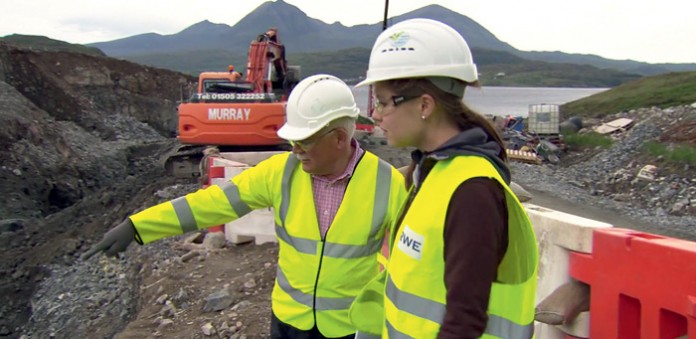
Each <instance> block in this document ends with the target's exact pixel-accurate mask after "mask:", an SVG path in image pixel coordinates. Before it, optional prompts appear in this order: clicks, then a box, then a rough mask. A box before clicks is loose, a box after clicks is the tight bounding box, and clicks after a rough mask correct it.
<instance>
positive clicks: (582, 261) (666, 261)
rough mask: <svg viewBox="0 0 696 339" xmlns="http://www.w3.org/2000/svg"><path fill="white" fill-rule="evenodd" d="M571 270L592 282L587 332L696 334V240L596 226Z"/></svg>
mask: <svg viewBox="0 0 696 339" xmlns="http://www.w3.org/2000/svg"><path fill="white" fill-rule="evenodd" d="M570 275H571V276H572V277H574V278H575V279H578V280H580V281H583V282H585V283H587V284H589V285H590V287H591V294H590V318H591V320H590V337H591V338H609V339H612V338H631V339H636V338H643V339H652V338H660V339H662V338H665V339H666V338H677V337H680V336H686V335H688V338H696V242H691V241H686V240H681V239H675V238H669V237H663V236H659V235H654V234H649V233H643V232H636V231H632V230H627V229H621V228H608V229H596V230H594V232H593V236H592V254H582V253H575V252H573V253H571V255H570Z"/></svg>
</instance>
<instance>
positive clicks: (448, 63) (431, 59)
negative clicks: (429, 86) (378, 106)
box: [356, 19, 478, 87]
mask: <svg viewBox="0 0 696 339" xmlns="http://www.w3.org/2000/svg"><path fill="white" fill-rule="evenodd" d="M431 77H446V78H453V79H458V80H461V81H464V82H467V83H470V82H474V81H476V80H478V72H477V71H476V65H475V64H474V60H473V58H472V57H471V51H470V50H469V45H468V44H467V43H466V41H465V40H464V38H463V37H462V36H461V35H460V34H459V33H458V32H457V31H455V30H454V29H453V28H452V27H450V26H448V25H446V24H444V23H442V22H440V21H435V20H430V19H409V20H405V21H402V22H399V23H397V24H395V25H393V26H391V27H389V28H387V29H386V30H384V31H383V32H382V33H381V34H380V35H379V36H378V37H377V40H376V41H375V44H374V46H373V47H372V53H370V63H369V66H368V70H367V77H366V79H365V80H364V81H362V82H360V83H359V84H357V85H356V87H357V86H363V85H368V84H372V83H375V82H378V81H383V80H390V79H404V78H431Z"/></svg>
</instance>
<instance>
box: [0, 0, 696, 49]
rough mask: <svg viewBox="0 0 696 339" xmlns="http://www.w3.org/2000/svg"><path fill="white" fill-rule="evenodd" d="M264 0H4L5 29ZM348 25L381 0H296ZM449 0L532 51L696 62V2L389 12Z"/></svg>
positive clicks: (109, 29) (111, 27)
mask: <svg viewBox="0 0 696 339" xmlns="http://www.w3.org/2000/svg"><path fill="white" fill-rule="evenodd" d="M263 2H264V0H227V1H223V0H208V1H196V0H186V1H181V0H167V1H164V0H119V1H112V0H62V1H61V0H50V1H49V0H3V1H2V3H1V4H0V9H2V14H0V36H5V35H9V34H13V33H19V34H31V35H44V36H48V37H49V38H52V39H57V40H63V41H67V42H72V43H90V42H101V41H109V40H114V39H119V38H124V37H129V36H132V35H136V34H142V33H150V32H154V33H159V34H165V35H166V34H174V33H177V32H179V31H181V30H183V29H185V28H186V27H188V26H191V25H193V24H195V23H197V22H200V21H203V20H209V21H211V22H214V23H224V24H228V25H234V24H235V23H237V22H238V21H239V20H240V19H241V18H243V17H244V16H245V15H247V14H248V13H249V12H251V11H252V10H254V9H255V8H256V7H258V6H259V5H260V4H261V3H263ZM286 2H287V3H290V4H292V5H294V6H297V7H298V8H300V9H301V10H302V11H304V12H305V13H307V15H308V16H310V17H312V18H316V19H319V20H322V21H325V22H327V23H333V22H336V21H339V22H341V23H342V24H344V25H346V26H353V25H357V24H374V23H378V22H381V21H382V17H383V15H384V1H380V0H340V1H339V0H323V1H321V0H286ZM429 4H439V5H441V6H444V7H447V8H449V9H451V10H453V11H456V12H458V13H461V14H463V15H466V16H468V17H469V18H471V19H473V20H474V21H476V22H478V23H479V24H481V25H482V26H483V27H485V28H486V29H488V30H489V31H490V32H491V33H493V34H494V35H495V36H496V37H498V39H500V40H502V41H505V42H507V43H509V44H510V45H512V46H513V47H515V48H517V49H519V50H523V51H562V52H566V53H583V54H595V55H599V56H602V57H605V58H609V59H632V60H637V61H645V62H650V63H662V62H672V63H696V0H661V1H657V0H583V1H559V0H531V1H519V0H518V1H515V0H443V1H428V0H391V1H390V4H389V16H395V15H399V14H403V13H406V12H410V11H412V10H414V9H418V8H421V7H424V6H427V5H429Z"/></svg>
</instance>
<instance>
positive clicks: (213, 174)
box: [204, 157, 225, 232]
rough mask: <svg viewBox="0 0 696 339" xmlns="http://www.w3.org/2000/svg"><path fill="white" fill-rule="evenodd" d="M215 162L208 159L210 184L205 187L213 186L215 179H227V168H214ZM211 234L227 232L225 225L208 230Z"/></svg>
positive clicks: (211, 158)
mask: <svg viewBox="0 0 696 339" xmlns="http://www.w3.org/2000/svg"><path fill="white" fill-rule="evenodd" d="M214 161H215V160H214V159H213V157H209V158H208V184H207V185H204V187H207V186H210V185H211V184H212V181H213V178H224V177H225V167H222V166H213V162H214ZM208 231H209V232H225V225H217V226H213V227H209V228H208Z"/></svg>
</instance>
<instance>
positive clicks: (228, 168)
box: [208, 152, 279, 245]
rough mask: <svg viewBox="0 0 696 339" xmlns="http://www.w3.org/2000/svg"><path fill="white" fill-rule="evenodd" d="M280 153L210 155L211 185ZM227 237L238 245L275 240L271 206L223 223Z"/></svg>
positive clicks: (228, 178)
mask: <svg viewBox="0 0 696 339" xmlns="http://www.w3.org/2000/svg"><path fill="white" fill-rule="evenodd" d="M277 153H279V152H239V153H236V152H235V153H221V154H220V156H215V157H210V158H209V167H208V177H209V178H210V179H209V180H210V184H211V185H214V184H221V183H224V182H226V181H229V180H230V179H232V178H233V177H234V176H236V175H237V174H239V173H242V171H244V170H245V169H247V168H250V167H252V166H254V165H256V164H257V163H259V162H260V161H262V160H264V159H267V158H268V157H270V156H272V155H274V154H277ZM220 227H221V228H222V229H224V232H225V239H227V241H230V242H232V243H235V244H239V243H244V242H249V241H254V242H255V243H256V244H257V245H258V244H262V243H265V242H276V241H277V239H276V237H275V219H274V215H273V210H272V208H268V209H263V210H254V211H252V212H250V213H249V214H247V215H245V216H243V217H241V218H239V219H237V220H235V221H233V222H229V223H226V224H225V225H221V226H220Z"/></svg>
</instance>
